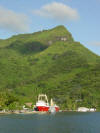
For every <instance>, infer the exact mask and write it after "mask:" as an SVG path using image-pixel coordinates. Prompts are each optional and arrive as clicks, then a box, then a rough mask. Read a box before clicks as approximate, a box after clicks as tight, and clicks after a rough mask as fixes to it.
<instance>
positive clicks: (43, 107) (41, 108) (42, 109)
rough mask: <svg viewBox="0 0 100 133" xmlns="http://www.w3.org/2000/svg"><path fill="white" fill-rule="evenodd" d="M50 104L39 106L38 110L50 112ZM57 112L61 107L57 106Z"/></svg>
mask: <svg viewBox="0 0 100 133" xmlns="http://www.w3.org/2000/svg"><path fill="white" fill-rule="evenodd" d="M49 108H50V107H49V106H37V109H38V111H43V112H48V111H49ZM55 110H56V112H58V111H59V107H55Z"/></svg>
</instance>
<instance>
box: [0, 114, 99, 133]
mask: <svg viewBox="0 0 100 133" xmlns="http://www.w3.org/2000/svg"><path fill="white" fill-rule="evenodd" d="M0 133H100V113H99V112H97V113H57V114H55V115H51V114H42V115H39V114H32V115H23V114H20V115H5V116H3V115H2V116H0Z"/></svg>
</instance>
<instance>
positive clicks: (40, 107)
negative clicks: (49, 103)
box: [37, 106, 49, 111]
mask: <svg viewBox="0 0 100 133" xmlns="http://www.w3.org/2000/svg"><path fill="white" fill-rule="evenodd" d="M37 108H38V111H49V107H46V106H38V107H37Z"/></svg>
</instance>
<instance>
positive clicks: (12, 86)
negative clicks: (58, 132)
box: [0, 26, 100, 109]
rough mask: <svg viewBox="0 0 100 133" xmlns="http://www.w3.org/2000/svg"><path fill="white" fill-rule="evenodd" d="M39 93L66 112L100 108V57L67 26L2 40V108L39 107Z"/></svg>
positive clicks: (0, 105)
mask: <svg viewBox="0 0 100 133" xmlns="http://www.w3.org/2000/svg"><path fill="white" fill-rule="evenodd" d="M39 93H46V94H47V95H48V97H49V99H50V98H51V97H52V98H54V100H55V101H56V103H57V104H58V105H59V106H60V107H61V108H62V109H76V108H77V107H79V106H86V107H96V108H98V109H99V108H100V57H99V56H97V55H95V54H94V53H92V52H91V51H89V50H88V49H87V48H85V47H84V46H83V45H81V44H80V43H79V42H75V41H74V39H73V38H72V35H71V34H70V33H69V32H68V31H67V29H66V28H65V27H64V26H58V27H56V28H54V29H51V30H44V31H40V32H36V33H33V34H21V35H16V36H13V37H11V38H9V39H6V40H0V108H10V109H12V108H20V106H21V105H22V104H23V103H25V102H30V101H31V102H33V103H35V101H36V99H37V95H38V94H39Z"/></svg>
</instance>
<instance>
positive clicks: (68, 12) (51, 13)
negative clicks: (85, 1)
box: [33, 2, 79, 22]
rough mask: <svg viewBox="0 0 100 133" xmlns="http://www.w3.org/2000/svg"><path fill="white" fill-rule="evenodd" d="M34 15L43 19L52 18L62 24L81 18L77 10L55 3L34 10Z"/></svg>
mask: <svg viewBox="0 0 100 133" xmlns="http://www.w3.org/2000/svg"><path fill="white" fill-rule="evenodd" d="M33 14H35V15H39V16H41V17H46V18H52V19H55V20H57V21H61V22H64V21H69V20H77V19H78V18H79V15H78V12H77V10H76V9H73V8H71V7H69V6H67V5H65V4H63V3H58V2H53V3H50V4H47V5H44V6H43V7H41V8H40V9H38V10H33Z"/></svg>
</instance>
